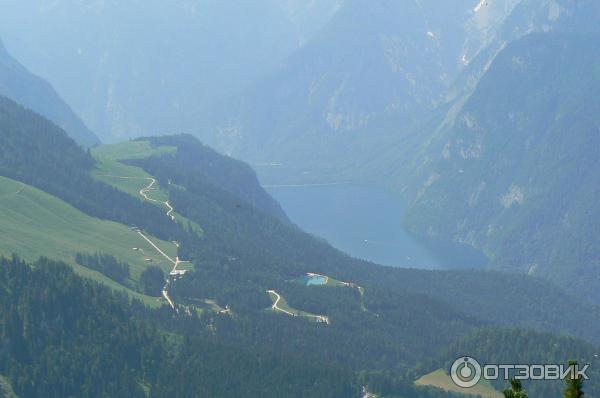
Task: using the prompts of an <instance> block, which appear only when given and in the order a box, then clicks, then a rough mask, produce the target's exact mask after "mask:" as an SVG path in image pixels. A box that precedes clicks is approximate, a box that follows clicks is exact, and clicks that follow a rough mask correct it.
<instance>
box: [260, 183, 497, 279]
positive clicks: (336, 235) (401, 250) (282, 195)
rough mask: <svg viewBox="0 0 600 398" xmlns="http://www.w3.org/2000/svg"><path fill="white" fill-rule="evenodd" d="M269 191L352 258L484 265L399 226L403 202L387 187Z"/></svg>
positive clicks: (294, 216)
mask: <svg viewBox="0 0 600 398" xmlns="http://www.w3.org/2000/svg"><path fill="white" fill-rule="evenodd" d="M267 190H268V191H269V192H270V193H271V195H273V196H274V197H275V199H277V200H278V201H279V203H281V205H282V206H283V208H284V210H285V211H286V212H287V214H288V216H289V217H290V218H291V220H292V221H293V222H294V223H296V224H297V225H298V226H300V227H301V228H302V229H304V230H305V231H307V232H310V233H312V234H314V235H318V236H320V237H322V238H325V239H326V240H327V241H328V242H329V243H331V244H332V245H333V246H335V247H337V248H338V249H341V250H343V251H344V252H346V253H348V254H350V255H352V256H354V257H357V258H362V259H366V260H370V261H373V262H375V263H379V264H383V265H391V266H399V267H412V268H427V269H437V268H452V267H458V266H461V267H478V266H481V265H482V264H484V263H485V258H483V256H481V255H480V254H479V253H475V252H473V251H472V250H467V249H464V248H456V247H447V248H444V249H443V250H442V249H441V248H439V249H436V250H433V249H432V248H430V247H428V246H427V245H425V244H423V243H422V242H420V241H418V240H416V239H415V238H413V237H412V236H411V235H409V234H408V233H407V232H406V231H405V229H404V228H403V226H402V218H403V216H404V212H405V211H406V206H405V204H404V203H403V201H402V199H401V198H399V197H398V196H397V195H395V194H393V193H390V192H388V191H386V190H385V189H382V188H377V187H372V186H364V185H350V184H344V185H319V186H314V185H313V186H278V187H268V188H267Z"/></svg>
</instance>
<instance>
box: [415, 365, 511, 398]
mask: <svg viewBox="0 0 600 398" xmlns="http://www.w3.org/2000/svg"><path fill="white" fill-rule="evenodd" d="M415 384H416V385H418V386H430V387H437V388H441V389H442V390H445V391H450V392H456V393H459V394H464V395H476V396H477V395H479V396H481V397H483V398H504V395H502V394H501V393H500V392H498V391H496V390H495V389H494V388H493V387H492V386H491V385H490V384H489V383H488V382H487V381H485V380H482V381H480V382H479V383H478V384H477V385H476V386H474V387H472V388H462V387H459V386H457V385H456V384H454V382H453V381H452V379H451V378H450V376H449V375H448V374H447V373H446V371H444V369H438V370H436V371H434V372H431V373H429V374H426V375H425V376H423V377H421V378H420V379H418V380H417V381H416V382H415Z"/></svg>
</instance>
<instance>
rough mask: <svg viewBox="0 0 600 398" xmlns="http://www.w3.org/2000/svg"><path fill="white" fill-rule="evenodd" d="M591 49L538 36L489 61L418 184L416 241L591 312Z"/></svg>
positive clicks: (599, 62) (572, 40)
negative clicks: (446, 247) (477, 254)
mask: <svg viewBox="0 0 600 398" xmlns="http://www.w3.org/2000/svg"><path fill="white" fill-rule="evenodd" d="M597 43H598V36H595V35H593V36H586V35H583V36H582V35H559V34H537V35H531V36H528V37H526V38H524V39H522V40H519V41H517V42H515V43H514V44H511V45H509V46H508V47H507V48H506V49H505V50H503V51H502V52H501V53H500V54H499V55H498V57H497V58H496V59H495V60H494V62H493V63H492V65H491V66H490V68H489V70H488V72H487V73H486V74H485V76H484V77H483V78H482V80H481V82H480V83H479V84H478V86H477V88H476V90H475V92H474V93H473V95H472V96H471V97H470V98H469V100H468V101H467V102H466V104H465V105H464V107H463V108H462V110H461V111H460V113H459V114H458V116H457V117H456V121H455V123H454V124H453V126H452V127H451V128H450V129H449V131H448V133H447V135H444V136H443V137H445V138H444V140H445V141H444V145H443V148H440V151H439V152H438V153H437V155H435V156H436V158H437V161H436V162H435V165H434V167H433V168H431V169H429V170H428V174H427V175H426V176H424V178H423V180H424V181H423V185H422V187H421V190H420V191H419V194H418V197H417V200H416V202H415V204H414V206H413V208H412V211H411V214H410V216H409V218H408V223H409V224H410V225H411V227H412V229H413V230H414V231H415V232H416V233H418V234H420V235H422V236H427V237H429V238H432V239H451V240H454V241H459V242H463V243H468V244H471V245H473V246H475V247H478V248H481V249H483V250H485V251H486V253H487V254H488V255H489V256H490V257H491V259H492V262H493V264H494V265H495V266H496V267H500V268H503V269H509V270H512V271H519V272H526V273H530V274H537V275H540V276H544V277H548V278H550V279H552V280H553V281H555V282H557V283H559V284H561V285H562V286H564V287H566V288H568V289H576V290H578V291H581V292H584V293H585V295H586V296H587V297H588V298H590V299H592V300H594V301H596V302H599V301H600V296H599V295H598V293H597V292H598V287H600V279H598V278H597V275H598V272H597V271H598V269H597V267H598V261H597V259H598V258H599V256H600V252H598V250H597V249H598V247H599V246H598V242H597V235H598V234H597V226H596V224H597V223H596V221H595V220H597V219H598V217H599V216H600V213H599V211H600V208H599V207H598V205H597V203H598V200H599V199H600V197H599V195H600V193H599V191H598V186H599V185H598V184H599V181H598V173H597V172H596V171H597V170H598V168H599V166H600V165H599V164H598V159H599V158H598V153H597V148H599V147H600V146H599V144H600V141H599V140H600V134H599V131H600V130H599V126H600V119H598V115H599V114H600V113H599V110H600V102H599V101H598V98H597V95H596V93H597V92H598V90H599V89H600V74H599V70H600V69H599V68H600V57H599V56H598V54H600V52H599V50H600V48H599V47H598V44H597Z"/></svg>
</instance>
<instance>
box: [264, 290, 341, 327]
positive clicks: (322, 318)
mask: <svg viewBox="0 0 600 398" xmlns="http://www.w3.org/2000/svg"><path fill="white" fill-rule="evenodd" d="M267 293H269V294H273V295H275V297H276V300H275V302H274V303H273V305H272V306H271V308H272V309H273V310H275V311H280V312H283V313H284V314H287V315H290V316H303V317H305V318H314V319H316V320H317V321H318V322H324V323H326V324H328V325H329V324H330V322H329V317H328V316H325V315H313V314H308V313H304V314H301V315H299V314H294V313H293V312H290V311H288V310H284V309H283V308H281V307H279V302H280V301H281V300H282V297H281V295H280V294H279V293H277V292H276V291H275V290H267Z"/></svg>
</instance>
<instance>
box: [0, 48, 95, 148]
mask: <svg viewBox="0 0 600 398" xmlns="http://www.w3.org/2000/svg"><path fill="white" fill-rule="evenodd" d="M0 95H3V96H6V97H9V98H11V99H12V100H14V101H16V102H18V103H20V104H21V105H23V106H25V107H27V108H29V109H31V110H33V111H34V112H37V113H39V114H40V115H42V116H44V117H46V118H48V119H49V120H51V121H52V122H54V123H55V124H56V125H58V126H60V127H61V128H63V129H64V130H65V131H66V132H67V133H68V134H69V135H70V136H71V137H72V138H73V139H75V141H77V142H78V143H79V144H81V145H85V146H92V145H95V144H98V143H100V141H99V140H98V137H96V136H95V135H94V133H92V132H91V131H90V130H89V129H88V128H87V127H86V126H85V124H84V123H83V122H82V121H81V119H79V117H78V116H77V115H75V113H73V111H72V110H71V108H70V107H69V105H67V104H66V103H65V102H64V101H63V100H62V99H61V98H60V97H59V96H58V94H57V93H56V91H55V90H54V88H52V86H51V85H50V84H49V83H48V82H46V81H44V80H42V79H41V78H39V77H37V76H34V75H33V74H31V73H30V72H29V71H28V70H27V69H25V67H23V66H22V65H21V64H20V63H19V62H18V61H16V60H15V59H14V58H12V57H11V56H10V54H8V52H7V51H6V49H5V48H4V45H3V43H2V41H0Z"/></svg>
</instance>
